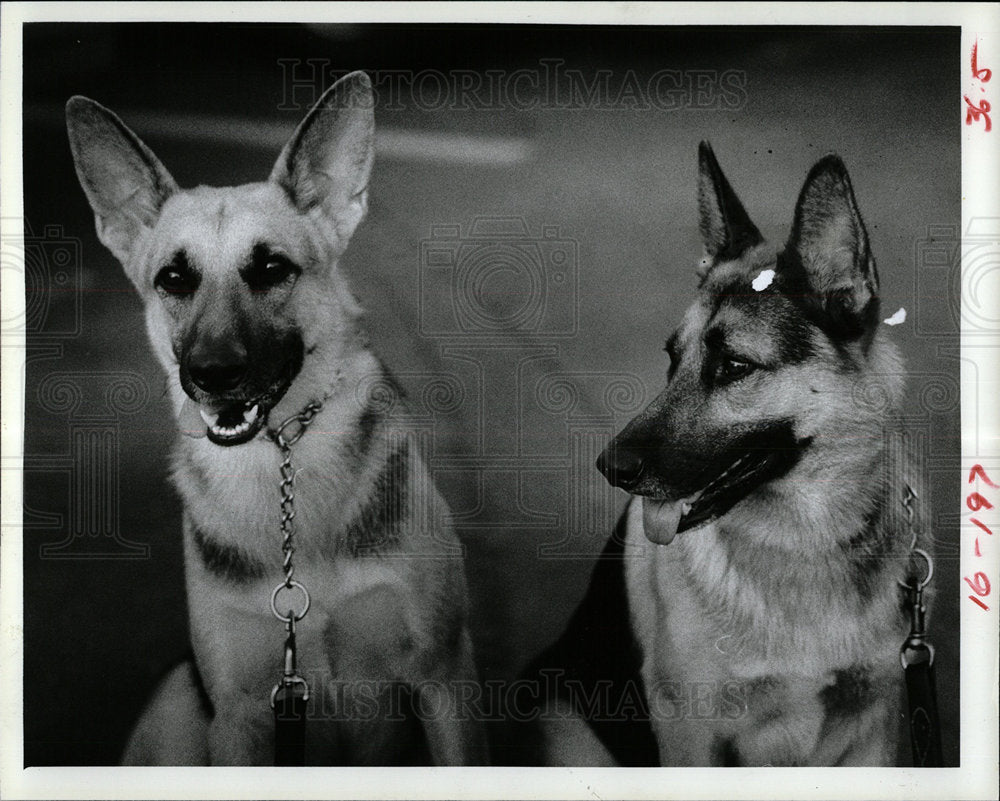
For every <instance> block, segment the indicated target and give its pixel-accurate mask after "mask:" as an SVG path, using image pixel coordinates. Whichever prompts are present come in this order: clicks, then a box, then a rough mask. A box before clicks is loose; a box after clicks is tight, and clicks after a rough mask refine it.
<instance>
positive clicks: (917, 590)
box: [899, 571, 934, 670]
mask: <svg viewBox="0 0 1000 801" xmlns="http://www.w3.org/2000/svg"><path fill="white" fill-rule="evenodd" d="M929 573H930V571H929ZM928 581H930V575H929V574H928V576H927V579H925V580H924V581H923V582H921V583H916V582H915V583H913V584H909V585H907V586H908V588H909V599H908V602H907V605H908V606H909V607H910V634H909V636H908V637H907V638H906V639H905V640H904V641H903V644H902V645H901V646H900V648H899V662H900V664H901V665H902V666H903V670H906V669H907V668H909V667H911V666H913V665H918V664H921V663H923V662H926V663H927V667H931V666H932V665H933V664H934V646H933V645H931V644H930V643H929V642H927V624H926V616H927V607H926V606H925V605H924V587H925V586H926V584H927V582H928Z"/></svg>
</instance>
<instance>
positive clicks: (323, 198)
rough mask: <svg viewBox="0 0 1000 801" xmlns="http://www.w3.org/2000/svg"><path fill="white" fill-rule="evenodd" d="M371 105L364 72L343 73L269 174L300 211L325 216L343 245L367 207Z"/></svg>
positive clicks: (372, 126)
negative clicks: (313, 212) (318, 212)
mask: <svg viewBox="0 0 1000 801" xmlns="http://www.w3.org/2000/svg"><path fill="white" fill-rule="evenodd" d="M373 105H374V101H373V98H372V85H371V81H369V79H368V76H367V75H365V73H363V72H352V73H351V74H350V75H345V76H344V77H343V78H341V79H340V80H339V81H337V82H336V83H335V84H334V85H333V86H331V87H330V88H329V89H328V90H327V91H326V93H325V94H324V95H323V96H322V97H321V98H320V99H319V102H318V103H317V104H316V105H315V106H314V107H313V108H312V110H311V111H310V112H309V114H307V115H306V118H305V119H304V120H303V121H302V122H301V124H300V125H299V127H298V128H297V129H296V131H295V134H294V135H293V136H292V138H291V139H290V140H289V142H288V144H287V145H285V148H284V150H282V151H281V155H280V156H279V157H278V161H277V163H276V164H275V165H274V170H273V171H272V172H271V180H272V181H275V182H277V183H279V184H281V186H283V187H284V188H285V190H286V191H287V192H288V194H289V197H290V198H291V200H292V202H293V203H294V204H295V206H296V207H297V208H298V209H299V210H300V211H303V212H306V211H311V210H312V209H319V210H320V211H321V212H322V213H323V214H324V215H326V216H327V217H328V218H329V219H330V220H331V221H332V222H333V224H334V227H335V230H336V232H337V237H338V239H339V240H340V241H341V242H342V243H343V244H344V245H346V243H347V240H348V239H349V238H350V236H351V234H352V233H354V229H355V228H356V227H357V225H358V223H359V222H361V220H362V218H363V217H364V215H365V211H366V210H367V208H368V176H369V175H370V174H371V169H372V160H373V157H374V152H375V146H374V131H375V114H374V111H373V108H372V107H373Z"/></svg>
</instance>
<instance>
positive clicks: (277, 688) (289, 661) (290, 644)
mask: <svg viewBox="0 0 1000 801" xmlns="http://www.w3.org/2000/svg"><path fill="white" fill-rule="evenodd" d="M282 586H284V585H282ZM281 619H282V620H285V621H286V623H285V630H286V631H287V632H288V636H287V637H286V638H285V667H284V670H283V671H282V676H281V680H280V681H279V682H278V683H277V684H275V685H274V688H273V689H272V690H271V709H274V708H275V706H276V704H277V699H278V693H279V692H281V691H282V690H285V691H287V692H289V693H291V695H290V696H289V698H288V699H287V700H291V699H292V698H294V693H295V689H296V688H301V689H302V694H301V696H300V700H302V701H303V702H304V701H308V700H309V684H308V682H307V681H306V680H305V679H304V678H302V676H300V675H299V674H298V670H297V669H296V666H295V621H296V620H298V618H297V617H296V616H295V613H294V611H293V610H291V609H289V610H288V616H287V617H282V618H281Z"/></svg>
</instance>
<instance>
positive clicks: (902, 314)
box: [882, 306, 906, 325]
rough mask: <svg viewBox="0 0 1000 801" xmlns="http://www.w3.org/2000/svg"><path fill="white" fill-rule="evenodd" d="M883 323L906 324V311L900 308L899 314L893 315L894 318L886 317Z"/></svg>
mask: <svg viewBox="0 0 1000 801" xmlns="http://www.w3.org/2000/svg"><path fill="white" fill-rule="evenodd" d="M882 322H883V323H885V324H886V325H899V324H900V323H905V322H906V309H904V308H903V307H902V306H900V307H899V311H898V312H896V313H895V314H894V315H892V317H886V318H885V319H884V320H883V321H882Z"/></svg>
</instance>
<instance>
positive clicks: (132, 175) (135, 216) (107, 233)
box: [66, 95, 177, 265]
mask: <svg viewBox="0 0 1000 801" xmlns="http://www.w3.org/2000/svg"><path fill="white" fill-rule="evenodd" d="M66 130H67V132H68V134H69V146H70V150H71V151H72V152H73V161H74V163H75V164H76V174H77V176H78V177H79V179H80V185H81V186H82V187H83V191H84V192H85V193H86V195H87V200H88V201H90V207H91V208H92V209H93V210H94V219H95V221H96V224H97V236H98V238H99V239H100V240H101V242H103V243H104V244H105V246H106V247H107V248H108V250H110V251H111V252H112V253H113V254H114V255H115V257H116V258H117V259H118V261H120V262H121V263H122V264H123V265H124V264H126V262H127V261H128V257H129V254H130V253H131V251H132V248H133V246H134V245H135V242H136V239H137V238H138V237H139V234H140V233H142V231H143V230H145V229H147V228H151V227H152V226H153V224H154V223H155V222H156V218H157V217H158V216H159V213H160V209H161V208H162V207H163V203H164V202H165V201H166V199H167V198H168V197H170V195H172V194H173V193H174V192H176V191H177V184H176V183H174V179H173V178H171V177H170V173H168V172H167V170H166V168H165V167H164V166H163V165H162V164H160V162H159V160H158V159H157V158H156V156H154V155H153V152H152V151H151V150H150V149H149V148H148V147H146V145H144V144H143V143H142V141H140V139H139V137H138V136H136V135H135V134H134V133H132V132H131V131H130V130H129V129H128V128H127V127H126V125H125V123H123V122H122V121H121V120H120V119H119V118H118V117H117V116H116V115H115V114H113V113H112V112H110V111H108V110H107V109H106V108H104V106H102V105H101V104H100V103H95V102H94V101H93V100H90V99H88V98H86V97H80V96H79V95H78V96H76V97H71V98H70V99H69V102H68V103H67V104H66Z"/></svg>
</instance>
